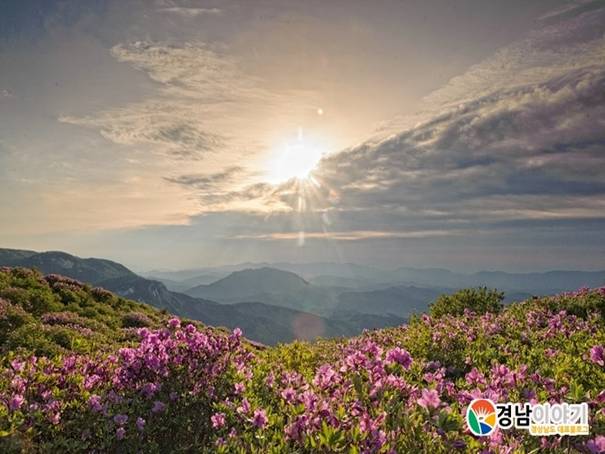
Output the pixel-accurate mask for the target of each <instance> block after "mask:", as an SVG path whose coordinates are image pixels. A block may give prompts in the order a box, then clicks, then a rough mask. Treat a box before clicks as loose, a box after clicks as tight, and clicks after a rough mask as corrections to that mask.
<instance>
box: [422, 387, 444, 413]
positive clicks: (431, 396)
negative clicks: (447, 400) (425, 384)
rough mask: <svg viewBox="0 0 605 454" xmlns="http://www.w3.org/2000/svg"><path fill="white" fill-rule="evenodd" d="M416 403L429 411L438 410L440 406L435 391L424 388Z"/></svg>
mask: <svg viewBox="0 0 605 454" xmlns="http://www.w3.org/2000/svg"><path fill="white" fill-rule="evenodd" d="M417 402H418V405H420V406H421V407H424V408H426V409H427V410H429V409H431V408H438V407H439V405H440V404H441V399H439V393H438V392H437V391H436V390H434V389H426V388H425V389H423V390H422V396H421V397H420V399H418V401H417Z"/></svg>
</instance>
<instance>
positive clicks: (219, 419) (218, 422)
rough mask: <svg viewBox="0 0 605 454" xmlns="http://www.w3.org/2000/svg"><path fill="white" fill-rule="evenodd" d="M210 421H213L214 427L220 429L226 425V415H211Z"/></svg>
mask: <svg viewBox="0 0 605 454" xmlns="http://www.w3.org/2000/svg"><path fill="white" fill-rule="evenodd" d="M210 421H212V427H213V428H214V429H220V428H221V427H223V426H224V425H225V415H224V413H215V414H213V415H212V416H211V417H210Z"/></svg>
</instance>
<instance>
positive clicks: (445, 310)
mask: <svg viewBox="0 0 605 454" xmlns="http://www.w3.org/2000/svg"><path fill="white" fill-rule="evenodd" d="M503 299H504V293H503V292H499V291H497V290H495V289H488V288H487V287H479V288H468V289H464V290H460V291H458V292H456V293H454V294H452V295H441V296H440V297H439V298H437V301H435V302H434V303H433V304H431V306H430V314H431V315H432V316H433V317H442V316H444V315H462V314H464V311H465V310H466V309H468V310H470V311H472V312H475V313H477V314H484V313H486V312H494V313H497V312H500V310H501V309H502V300H503Z"/></svg>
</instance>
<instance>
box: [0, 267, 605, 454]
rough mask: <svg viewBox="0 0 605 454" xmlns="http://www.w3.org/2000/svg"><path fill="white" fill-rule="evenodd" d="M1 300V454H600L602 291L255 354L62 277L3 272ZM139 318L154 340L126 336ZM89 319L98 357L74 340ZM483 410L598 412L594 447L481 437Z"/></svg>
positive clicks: (509, 435) (585, 440)
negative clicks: (477, 424)
mask: <svg viewBox="0 0 605 454" xmlns="http://www.w3.org/2000/svg"><path fill="white" fill-rule="evenodd" d="M0 294H2V298H3V299H2V300H0V301H1V302H2V306H1V307H0V310H1V312H0V321H1V323H0V326H1V328H2V331H1V332H2V335H3V336H4V339H9V342H8V343H7V342H3V343H2V345H3V349H2V351H0V355H2V360H1V361H0V451H1V452H21V451H28V452H31V451H35V452H40V451H42V452H66V451H68V452H72V451H74V452H75V451H78V452H80V451H96V452H139V451H145V452H151V453H163V452H171V451H174V450H175V449H176V450H183V451H188V452H191V451H195V452H218V453H230V452H242V453H244V452H252V453H259V454H260V453H265V452H275V453H282V452H284V453H285V452H299V453H327V452H367V453H372V454H378V453H387V452H397V453H415V452H425V453H429V452H430V453H437V454H445V453H451V452H452V451H457V452H464V453H468V454H470V453H475V452H480V451H483V452H494V453H496V452H513V451H516V452H551V453H563V452H583V453H591V452H593V453H594V452H599V449H600V446H602V442H603V438H602V437H600V436H598V435H599V434H603V433H605V411H604V410H605V399H604V398H603V396H605V389H604V386H603V384H604V383H605V356H604V355H605V353H604V346H605V289H603V288H602V289H595V290H581V291H578V292H575V293H573V294H561V295H557V296H554V297H543V298H537V299H533V300H529V301H526V302H523V303H515V304H512V305H510V306H507V307H505V308H502V307H501V306H494V305H493V304H491V305H488V306H485V305H484V303H483V302H482V301H480V300H468V299H461V298H462V295H476V296H477V298H482V297H481V296H480V295H482V293H481V292H467V293H462V292H460V293H459V294H455V295H452V296H451V297H449V298H448V299H447V300H448V301H454V300H458V301H466V302H465V303H464V304H466V306H465V309H466V310H465V311H463V313H462V314H461V315H452V314H449V313H447V310H448V308H447V307H442V308H441V309H440V311H439V314H441V315H437V312H435V313H432V314H431V315H424V316H423V317H422V318H415V319H412V320H411V321H410V323H409V325H406V326H401V327H396V328H390V329H385V330H376V331H372V332H367V333H365V334H364V335H362V336H360V337H357V338H353V339H349V340H329V341H318V342H312V343H307V342H295V343H292V344H284V345H280V346H278V347H275V348H268V349H261V350H256V351H253V350H251V349H250V348H249V346H247V345H245V344H244V343H242V340H241V337H240V332H239V331H238V330H235V331H234V332H233V333H232V334H230V335H227V333H222V332H220V331H216V330H213V329H210V328H208V327H200V326H198V327H196V326H194V325H189V324H187V323H186V322H182V321H180V320H178V319H171V320H166V317H165V316H164V315H163V314H161V313H160V312H158V311H156V310H154V309H151V308H145V307H144V306H143V305H141V304H138V303H134V302H129V301H126V300H124V299H121V298H119V297H115V296H113V295H111V294H108V293H107V292H104V291H101V290H95V289H91V288H90V287H87V286H85V285H82V284H79V283H76V282H74V281H72V280H68V279H65V278H59V277H56V276H50V277H49V276H47V277H42V276H41V275H40V274H38V273H36V272H33V271H29V270H24V269H13V270H2V271H0ZM487 294H489V292H488V293H486V295H487ZM480 307H486V308H488V309H489V310H490V312H486V313H475V312H473V311H472V310H473V309H474V308H480ZM461 309H462V308H461V307H459V306H458V307H456V310H457V311H459V310H461ZM280 310H282V311H286V312H287V310H286V309H280ZM55 311H58V312H55ZM133 311H135V312H137V313H142V312H145V315H146V316H147V318H148V320H147V319H145V324H146V325H147V327H146V329H144V330H139V331H138V332H137V331H136V330H132V329H131V328H128V327H126V326H124V320H125V317H126V315H127V314H129V313H132V312H133ZM66 312H69V313H70V314H78V317H79V318H74V317H75V316H71V317H68V316H66V315H64V314H65V313H66ZM48 314H55V315H54V316H53V317H49V316H48ZM56 314H63V315H61V316H58V315H56ZM290 315H291V316H294V314H290ZM27 317H29V318H30V320H29V321H27V322H26V323H25V324H22V325H20V326H17V324H16V323H15V320H23V319H25V318H27ZM135 319H136V318H135V317H132V316H131V317H130V318H128V320H130V321H129V322H128V323H129V324H130V325H129V326H131V325H132V321H133V320H135ZM32 320H33V321H32ZM57 320H61V321H62V323H63V324H62V325H60V326H61V328H60V329H63V330H67V331H63V333H64V334H63V335H61V336H57V335H56V330H57V329H59V328H57V325H58V322H56V321H57ZM67 320H69V321H67ZM84 321H86V323H89V324H90V326H91V327H92V328H90V329H91V330H92V331H93V333H94V334H93V335H92V336H89V337H90V338H91V339H92V338H93V337H95V336H99V337H96V339H97V340H98V341H99V343H95V344H94V347H95V348H91V347H92V346H93V343H92V342H89V343H88V344H80V343H79V339H80V338H81V335H79V334H77V333H78V332H79V331H78V330H81V329H83V328H82V326H83V324H84ZM93 322H94V323H93ZM28 324H35V326H31V327H30V329H29V330H25V331H27V332H28V333H30V334H29V335H23V333H24V329H23V326H28ZM72 325H73V326H72ZM161 326H163V327H161ZM156 328H157V329H156ZM305 329H309V328H308V327H307V328H305ZM66 332H68V333H69V336H66V335H65V333H66ZM78 336H80V337H78ZM135 336H136V337H135ZM66 338H67V339H72V342H71V344H69V346H68V347H66V346H65V345H63V344H62V343H64V342H65V339H66ZM32 339H34V341H35V342H33V343H31V342H30V341H31V340H32ZM76 339H77V340H78V342H76V341H75V340H76ZM135 339H138V340H135ZM38 340H39V341H38ZM50 341H52V342H53V344H52V348H50V349H48V348H47V346H48V342H50ZM101 344H102V348H99V346H100V345H101ZM124 346H126V347H127V348H123V347H124ZM70 352H73V353H76V354H75V355H70V356H64V354H65V353H70ZM32 353H37V354H38V357H36V358H35V359H33V358H32V357H31V356H30V355H31V354H32ZM40 354H42V355H49V357H48V358H47V357H39V355H40ZM477 397H486V398H491V399H493V400H494V401H497V402H498V401H500V402H502V401H512V402H525V401H528V400H531V399H535V400H536V401H539V402H545V401H548V400H550V401H561V400H563V401H565V402H570V403H573V402H587V403H588V404H589V406H590V410H589V411H590V419H589V424H590V433H591V435H589V436H585V435H584V436H577V435H576V436H565V437H561V436H542V437H539V436H531V435H529V433H528V431H527V430H522V429H516V430H501V431H499V432H497V433H496V435H493V436H490V437H474V436H473V435H471V433H470V432H469V431H468V429H467V427H466V423H465V420H464V416H465V414H466V408H467V406H468V404H469V402H470V401H471V400H472V399H473V398H477Z"/></svg>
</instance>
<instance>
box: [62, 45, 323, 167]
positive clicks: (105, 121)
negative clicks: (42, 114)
mask: <svg viewBox="0 0 605 454" xmlns="http://www.w3.org/2000/svg"><path fill="white" fill-rule="evenodd" d="M111 55H112V56H113V57H114V58H115V59H116V60H117V61H119V62H123V63H126V64H129V65H130V66H132V67H133V68H135V69H136V70H139V71H141V72H143V73H145V74H146V75H147V76H148V77H149V78H150V79H151V80H152V81H153V82H155V83H156V86H155V87H154V90H153V91H152V92H151V93H150V94H149V95H148V96H147V97H146V98H145V99H143V100H142V101H139V102H132V103H129V104H127V105H125V106H122V107H117V108H113V109H109V110H106V111H102V112H98V113H94V114H92V115H88V116H73V115H72V116H68V115H64V116H62V117H60V121H61V122H64V123H69V124H75V125H80V126H87V127H92V128H95V129H98V130H99V131H100V133H101V135H102V136H103V137H105V138H107V139H108V140H110V141H112V142H114V143H117V144H121V145H146V146H149V145H151V146H152V147H153V148H152V150H155V151H157V152H160V153H164V154H167V155H169V156H174V157H176V158H185V159H204V157H205V156H206V155H207V154H209V153H212V152H217V151H220V152H221V155H222V158H223V160H224V161H230V160H233V161H235V160H237V159H241V158H242V157H243V156H246V157H250V156H251V155H257V154H258V153H260V152H265V151H267V149H268V147H269V144H268V143H267V142H266V141H265V140H263V138H262V137H261V138H259V136H258V132H259V127H258V124H259V122H261V121H267V119H272V118H281V119H283V118H286V119H287V118H289V117H291V116H293V115H295V113H296V112H298V111H304V110H305V109H307V110H308V109H310V108H311V107H310V106H316V105H317V102H316V101H314V94H313V93H311V92H305V91H289V90H281V91H280V90H269V89H267V88H265V87H264V86H263V81H262V80H259V79H257V78H255V77H254V76H251V75H248V74H246V73H245V72H243V71H242V70H241V69H240V67H239V65H238V62H237V61H236V60H235V59H234V58H232V57H230V56H228V55H226V54H225V53H221V52H219V51H217V50H216V49H212V48H210V47H209V46H208V45H206V44H204V43H200V42H194V43H182V44H168V43H165V42H153V41H135V42H131V43H121V44H117V45H115V46H114V47H112V49H111ZM282 121H283V120H282Z"/></svg>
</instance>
